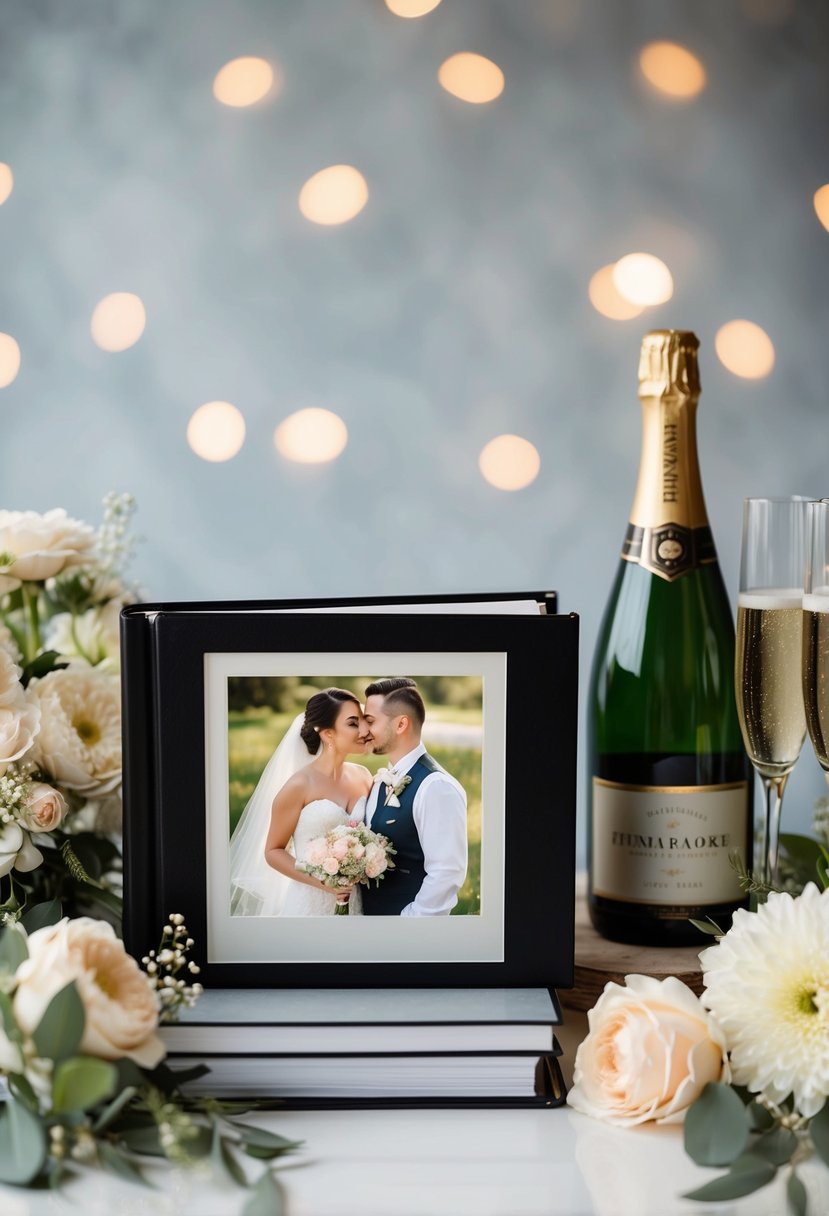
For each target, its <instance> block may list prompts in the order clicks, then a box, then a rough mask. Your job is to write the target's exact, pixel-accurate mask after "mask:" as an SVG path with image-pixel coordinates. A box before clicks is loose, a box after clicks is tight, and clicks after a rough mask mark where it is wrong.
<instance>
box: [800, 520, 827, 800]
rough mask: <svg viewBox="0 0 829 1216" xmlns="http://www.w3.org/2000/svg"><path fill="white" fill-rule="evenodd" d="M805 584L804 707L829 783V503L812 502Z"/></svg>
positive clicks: (819, 758) (808, 522)
mask: <svg viewBox="0 0 829 1216" xmlns="http://www.w3.org/2000/svg"><path fill="white" fill-rule="evenodd" d="M806 511H807V525H808V529H807V534H808V548H807V551H806V559H807V560H806V573H805V576H804V580H803V591H804V595H803V704H804V707H805V710H806V725H807V726H808V728H809V737H810V738H811V740H812V745H813V747H814V749H815V755H816V756H817V758H818V763H819V764H820V767H821V768H822V769H823V771H824V773H825V774H826V780H827V782H829V500H827V499H825V498H824V500H823V501H822V502H810V503H809V505H808V507H807V508H806Z"/></svg>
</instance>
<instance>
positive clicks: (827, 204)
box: [814, 182, 829, 232]
mask: <svg viewBox="0 0 829 1216" xmlns="http://www.w3.org/2000/svg"><path fill="white" fill-rule="evenodd" d="M814 204H815V213H816V214H817V217H818V219H819V220H820V222H821V224H823V227H824V228H825V229H826V231H827V232H829V182H828V183H827V184H826V185H825V186H821V188H820V189H819V190H816V191H815V197H814Z"/></svg>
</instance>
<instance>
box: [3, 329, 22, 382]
mask: <svg viewBox="0 0 829 1216" xmlns="http://www.w3.org/2000/svg"><path fill="white" fill-rule="evenodd" d="M19 371H20V347H19V346H18V345H17V343H16V342H15V340H14V338H13V337H12V336H11V334H0V388H8V386H9V385H10V384H11V382H12V381H13V380H14V379H15V378H16V376H17V373H18V372H19Z"/></svg>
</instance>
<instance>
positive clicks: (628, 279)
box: [612, 253, 674, 307]
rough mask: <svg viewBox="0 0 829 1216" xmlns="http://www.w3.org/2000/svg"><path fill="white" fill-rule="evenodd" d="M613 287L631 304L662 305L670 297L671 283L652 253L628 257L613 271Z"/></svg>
mask: <svg viewBox="0 0 829 1216" xmlns="http://www.w3.org/2000/svg"><path fill="white" fill-rule="evenodd" d="M612 276H613V285H614V287H615V288H616V290H617V291H618V292H619V294H620V295H621V296H624V298H625V299H626V300H629V301H630V303H631V304H640V305H642V306H643V307H648V306H650V305H653V304H664V303H665V301H666V300H670V298H671V296H672V295H673V294H674V281H673V279H672V278H671V272H670V270H669V269H668V267H667V266H666V265H665V263H664V262H663V261H662V260H661V259H660V258H657V257H654V256H653V254H652V253H628V254H625V256H624V257H623V258H619V261H618V262H617V263H616V265H615V266H614V267H613V272H612Z"/></svg>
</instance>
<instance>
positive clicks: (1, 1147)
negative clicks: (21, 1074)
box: [0, 1097, 47, 1186]
mask: <svg viewBox="0 0 829 1216" xmlns="http://www.w3.org/2000/svg"><path fill="white" fill-rule="evenodd" d="M46 1156H47V1148H46V1132H45V1131H44V1128H43V1125H42V1123H41V1122H40V1119H38V1117H37V1115H34V1114H32V1112H31V1111H30V1110H29V1109H28V1108H27V1107H26V1106H24V1105H23V1103H22V1102H18V1101H17V1100H16V1099H15V1098H13V1097H11V1098H7V1099H6V1103H5V1105H4V1106H3V1107H2V1108H0V1182H11V1183H15V1184H16V1185H18V1186H26V1185H27V1184H28V1183H30V1182H32V1181H33V1180H34V1179H35V1178H36V1177H37V1176H38V1174H39V1173H40V1171H41V1170H42V1169H43V1167H44V1165H45V1164H46Z"/></svg>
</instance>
